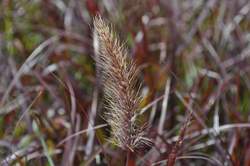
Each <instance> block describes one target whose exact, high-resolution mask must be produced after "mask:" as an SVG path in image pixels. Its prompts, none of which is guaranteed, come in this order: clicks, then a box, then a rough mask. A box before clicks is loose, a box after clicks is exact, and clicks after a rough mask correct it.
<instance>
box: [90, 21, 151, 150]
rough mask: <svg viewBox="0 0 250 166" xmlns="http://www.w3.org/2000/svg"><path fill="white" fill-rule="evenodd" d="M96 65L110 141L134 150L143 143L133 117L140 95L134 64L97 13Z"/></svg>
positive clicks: (95, 30) (143, 139)
mask: <svg viewBox="0 0 250 166" xmlns="http://www.w3.org/2000/svg"><path fill="white" fill-rule="evenodd" d="M94 28H95V29H94V47H95V51H96V53H97V58H96V64H97V66H98V67H99V69H100V70H101V74H102V78H103V84H104V94H105V99H106V102H107V107H108V110H109V112H108V113H107V114H106V115H105V118H106V120H107V122H108V123H109V125H110V126H111V133H112V142H113V143H115V144H116V145H118V146H119V147H121V148H123V149H130V150H131V151H134V149H135V148H137V147H139V146H140V145H142V144H144V143H147V139H146V138H144V137H143V135H144V133H143V129H142V127H138V124H137V120H136V119H135V118H133V117H134V115H135V114H136V112H137V111H138V108H139V104H140V102H141V97H140V96H139V94H138V89H137V88H136V84H137V80H136V79H137V75H138V69H137V68H136V65H135V63H134V62H133V61H132V60H131V59H129V57H128V53H127V51H126V49H125V48H124V46H123V44H121V42H120V41H119V40H118V39H117V38H116V36H115V34H114V32H113V31H112V29H111V28H110V27H109V25H108V24H107V23H105V22H104V21H103V20H102V19H101V17H100V16H97V17H95V19H94Z"/></svg>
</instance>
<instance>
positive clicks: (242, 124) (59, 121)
mask: <svg viewBox="0 0 250 166" xmlns="http://www.w3.org/2000/svg"><path fill="white" fill-rule="evenodd" d="M97 14H100V15H101V16H102V17H103V18H104V19H105V20H107V21H108V22H109V23H111V24H112V25H113V27H114V29H115V31H116V32H117V35H118V36H119V37H120V38H121V40H122V41H124V42H125V44H126V47H128V50H129V55H130V56H131V58H133V59H134V60H135V61H136V63H137V65H138V67H140V68H141V73H140V76H141V77H140V80H141V82H142V87H141V94H142V96H143V103H142V106H141V107H142V108H145V106H147V105H148V104H151V107H149V108H148V109H147V110H146V111H145V113H143V114H142V115H141V116H140V119H141V121H142V122H145V123H147V124H148V126H149V129H148V130H147V132H148V137H149V138H150V139H151V140H152V142H153V143H154V145H153V146H151V147H145V148H144V149H143V150H140V151H138V152H137V160H136V161H137V164H138V165H164V164H165V160H166V159H167V158H168V155H169V149H171V147H172V146H173V145H174V142H175V141H176V136H178V134H179V131H180V128H181V126H183V125H184V122H185V120H184V119H185V118H186V117H187V113H188V112H189V111H191V110H193V111H194V112H195V116H193V117H192V120H191V121H190V123H188V128H187V131H186V133H185V135H186V137H185V139H184V140H183V145H182V146H181V148H180V149H179V151H178V157H177V163H176V165H220V164H221V165H245V166H248V165H250V139H249V138H250V133H249V129H248V127H250V124H249V121H250V110H249V109H250V104H249V99H250V58H249V57H250V2H249V0H220V1H216V0H186V1H182V0H126V1H125V0H124V1H123V0H102V1H101V0H96V1H94V0H1V1H0V160H1V165H11V164H12V165H63V166H69V165H117V166H118V165H124V162H125V157H126V156H125V155H124V152H123V151H122V150H121V149H119V148H117V147H114V146H112V145H110V144H109V143H108V142H107V138H108V136H109V130H108V127H107V126H100V125H102V124H104V123H106V122H105V121H104V120H103V119H102V115H103V112H104V111H105V108H104V107H103V101H102V87H101V86H100V79H101V76H99V75H98V74H97V73H96V69H95V64H94V60H93V57H94V56H95V53H94V50H93V44H92V36H93V35H92V31H93V25H92V20H93V17H94V16H95V15H97ZM168 82H171V84H168ZM168 88H170V91H169V92H168V91H167V90H166V89H168ZM167 96H169V97H168V100H164V99H167ZM152 102H153V104H152ZM166 103H167V105H166ZM164 105H165V106H164ZM160 119H163V120H164V121H161V120H160ZM94 126H97V128H98V127H100V128H99V129H96V130H93V129H92V127H94ZM85 129H89V130H88V132H85V133H83V134H80V133H78V134H76V136H74V137H72V138H70V139H68V140H67V141H65V142H62V141H63V140H64V138H66V137H69V136H71V135H73V134H74V133H77V132H79V131H82V130H85ZM199 131H203V132H201V133H199ZM195 132H198V133H199V134H198V135H196V136H193V137H192V133H195ZM190 158H192V159H190ZM194 159H195V160H194Z"/></svg>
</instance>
